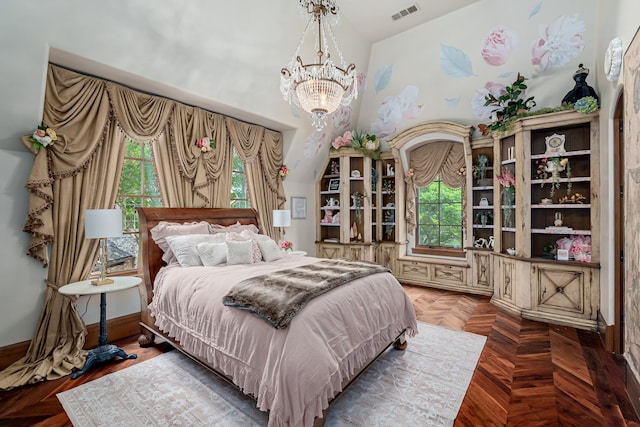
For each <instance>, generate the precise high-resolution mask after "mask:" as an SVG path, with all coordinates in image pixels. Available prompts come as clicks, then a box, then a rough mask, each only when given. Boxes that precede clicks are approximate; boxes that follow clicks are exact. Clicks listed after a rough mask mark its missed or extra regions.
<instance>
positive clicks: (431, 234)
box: [413, 178, 463, 256]
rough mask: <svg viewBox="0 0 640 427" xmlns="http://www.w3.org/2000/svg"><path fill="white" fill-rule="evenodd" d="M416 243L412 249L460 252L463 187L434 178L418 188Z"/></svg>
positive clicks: (442, 252) (443, 253)
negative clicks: (425, 185) (448, 184)
mask: <svg viewBox="0 0 640 427" xmlns="http://www.w3.org/2000/svg"><path fill="white" fill-rule="evenodd" d="M417 207H418V209H417V217H418V224H417V228H416V230H417V232H416V247H415V248H414V250H413V252H415V253H421V254H430V255H450V256H463V252H462V189H461V188H451V187H449V186H447V185H446V184H444V183H443V182H442V181H441V180H440V178H436V179H435V180H434V181H433V182H432V183H431V184H429V185H428V186H427V187H426V188H420V189H419V190H418V200H417Z"/></svg>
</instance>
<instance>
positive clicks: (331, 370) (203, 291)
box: [138, 208, 417, 426]
mask: <svg viewBox="0 0 640 427" xmlns="http://www.w3.org/2000/svg"><path fill="white" fill-rule="evenodd" d="M138 216H139V224H140V235H141V260H142V270H143V274H144V280H143V281H142V283H141V285H140V288H139V289H140V300H141V323H140V324H141V326H142V335H141V336H140V339H139V343H140V345H142V346H148V345H152V344H153V343H154V338H155V336H161V337H162V338H164V339H165V340H166V341H168V342H169V343H170V344H171V345H173V346H174V347H175V348H177V349H178V350H179V351H181V352H183V353H184V354H186V355H188V356H189V357H190V358H192V359H193V360H195V361H197V362H199V363H201V364H203V365H204V366H206V367H207V368H209V369H210V370H212V371H213V372H214V373H216V374H217V375H219V376H221V377H222V378H224V379H225V380H227V381H230V382H231V383H233V384H234V385H235V386H236V387H238V388H239V389H240V390H242V392H243V393H245V394H246V395H248V396H250V397H252V398H253V399H255V400H256V402H257V406H258V408H259V409H261V410H263V411H268V412H269V426H310V425H323V422H324V415H325V414H326V410H327V409H328V406H329V404H330V403H331V402H332V401H333V400H335V398H336V397H337V396H338V395H339V394H340V393H341V391H343V390H344V389H345V388H346V387H347V386H348V385H349V384H350V383H351V382H353V381H354V380H355V379H356V378H357V376H358V375H359V374H361V373H362V372H363V371H364V370H365V369H366V368H367V367H368V366H369V365H370V364H371V363H372V362H373V361H375V359H376V358H377V357H378V356H380V355H381V354H382V353H383V352H384V351H385V350H386V349H388V347H389V346H391V345H393V346H394V347H395V348H397V349H400V350H402V349H404V348H405V347H406V341H405V337H406V336H412V335H414V334H415V333H417V323H416V318H415V312H414V309H413V305H412V303H411V301H410V299H409V298H408V296H407V295H406V293H405V292H404V290H403V289H402V287H401V285H400V284H399V283H398V282H397V280H396V279H395V278H394V277H393V276H392V275H391V273H389V272H381V273H376V274H371V275H369V276H365V277H360V278H357V279H355V280H353V281H351V282H349V283H348V284H345V285H342V286H339V287H336V288H334V289H332V290H330V291H328V292H326V293H324V294H322V295H320V296H317V297H315V298H313V299H312V300H310V301H309V302H308V303H307V304H306V305H305V306H304V307H303V308H302V309H301V310H300V311H299V313H297V315H295V317H293V319H292V320H291V321H290V324H289V325H288V326H287V327H283V328H276V327H274V326H272V325H271V324H269V323H268V322H267V321H265V319H263V318H261V317H259V316H256V315H255V314H254V313H251V312H248V311H246V310H241V309H238V308H236V307H232V306H226V305H224V304H223V299H225V298H226V297H227V296H228V295H229V294H230V293H231V292H230V291H231V290H232V289H233V287H234V286H235V284H236V283H237V282H239V281H241V280H245V279H247V280H248V279H251V278H252V277H254V276H259V277H269V276H270V275H272V274H275V272H279V273H282V272H284V271H285V270H287V271H292V270H290V269H293V268H299V267H303V268H304V266H308V265H316V266H318V265H321V264H322V263H323V262H326V261H323V260H320V259H318V258H314V257H305V256H300V255H287V256H283V257H282V258H279V259H275V260H272V261H270V262H264V261H261V262H257V263H255V264H250V265H237V264H236V265H224V264H222V265H217V266H192V267H186V268H185V267H181V266H180V265H179V264H177V263H175V262H171V263H170V264H169V265H166V262H165V261H164V260H163V256H165V252H164V251H163V249H161V248H160V247H159V246H158V244H157V243H156V242H155V241H154V239H153V237H152V230H154V227H157V226H158V225H159V224H168V223H174V224H184V223H202V222H203V221H204V222H206V223H208V224H211V227H217V228H218V229H219V228H221V227H227V228H229V229H231V228H232V227H234V226H238V225H244V226H251V225H254V226H256V227H257V226H258V217H257V213H256V211H255V210H253V209H207V208H138ZM156 230H157V228H156ZM230 235H231V234H230ZM260 237H261V238H262V239H264V240H267V239H269V238H268V237H263V236H260ZM265 256H266V255H265ZM165 260H166V258H165ZM315 263H318V264H315ZM229 264H230V261H229Z"/></svg>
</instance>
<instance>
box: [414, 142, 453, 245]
mask: <svg viewBox="0 0 640 427" xmlns="http://www.w3.org/2000/svg"><path fill="white" fill-rule="evenodd" d="M464 164H465V163H464V145H463V144H461V143H459V142H450V141H438V142H430V143H427V144H424V145H421V146H420V147H418V148H416V149H414V150H413V151H411V153H409V168H410V169H411V170H412V171H413V173H412V174H411V173H410V174H408V175H407V176H406V177H405V182H406V183H407V203H406V218H407V231H408V232H409V233H413V231H414V230H415V228H416V197H417V196H418V188H424V187H426V186H428V185H429V184H431V183H432V182H433V181H434V180H435V179H436V177H438V176H439V177H440V179H441V180H442V182H444V183H445V184H446V185H448V186H449V187H452V188H463V194H464V182H465V177H464V175H462V174H460V173H459V172H458V171H459V170H460V168H461V167H463V166H464ZM462 199H463V200H464V199H465V198H464V196H463V198H462ZM463 209H464V206H463Z"/></svg>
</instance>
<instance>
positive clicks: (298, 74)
mask: <svg viewBox="0 0 640 427" xmlns="http://www.w3.org/2000/svg"><path fill="white" fill-rule="evenodd" d="M299 1H300V8H301V11H302V13H303V14H306V19H307V26H306V28H305V30H304V32H303V33H302V37H301V38H300V42H299V43H298V46H297V47H296V51H295V52H294V53H293V56H292V57H291V60H290V61H289V63H288V64H287V66H286V67H285V68H283V69H282V71H281V73H280V91H281V92H282V96H283V97H284V99H285V101H288V102H289V104H291V102H292V101H293V103H294V104H295V105H297V106H299V107H301V108H302V109H303V110H304V111H306V112H307V113H309V114H311V123H312V124H313V126H314V127H315V128H316V130H317V131H320V130H322V128H323V127H324V126H325V125H326V124H327V115H328V114H331V113H333V112H334V111H335V110H336V109H337V108H338V107H339V106H340V105H341V104H342V105H349V104H350V103H351V101H352V100H353V99H355V98H356V97H357V96H358V82H357V78H356V66H355V65H354V64H349V65H347V64H346V62H345V60H344V58H343V57H342V52H341V51H340V48H339V47H338V43H337V42H336V39H335V36H334V34H333V31H332V30H331V25H334V24H335V23H337V17H338V6H336V0H299ZM330 21H331V22H330ZM309 32H314V33H315V34H314V36H315V39H316V40H315V52H316V56H317V58H316V59H315V61H316V62H312V63H309V64H306V65H305V64H304V63H303V62H302V59H301V58H300V49H301V47H302V45H303V44H304V40H305V36H306V35H307V33H309ZM328 39H329V40H331V42H332V43H333V45H334V46H335V51H336V53H337V55H338V59H339V61H340V63H339V64H338V65H336V64H335V63H334V62H333V60H332V58H331V55H330V54H329V52H328Z"/></svg>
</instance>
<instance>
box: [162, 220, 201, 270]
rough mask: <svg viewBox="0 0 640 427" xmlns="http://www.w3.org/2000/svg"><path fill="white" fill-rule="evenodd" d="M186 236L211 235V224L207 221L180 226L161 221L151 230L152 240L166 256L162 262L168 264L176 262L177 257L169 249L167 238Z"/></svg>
mask: <svg viewBox="0 0 640 427" xmlns="http://www.w3.org/2000/svg"><path fill="white" fill-rule="evenodd" d="M185 234H209V223H208V222H206V221H200V222H185V223H184V224H180V223H177V222H168V221H160V222H159V223H158V225H156V226H155V227H153V228H152V229H151V238H152V239H153V241H154V242H156V245H158V247H159V248H160V249H162V252H164V254H163V255H162V260H163V261H164V262H166V263H167V264H170V263H171V262H173V261H176V257H175V256H174V255H173V253H172V252H171V249H170V248H169V243H168V242H167V236H175V235H185Z"/></svg>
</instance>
